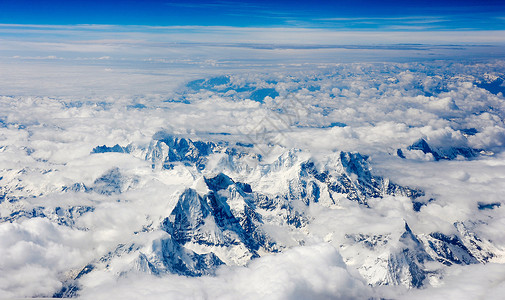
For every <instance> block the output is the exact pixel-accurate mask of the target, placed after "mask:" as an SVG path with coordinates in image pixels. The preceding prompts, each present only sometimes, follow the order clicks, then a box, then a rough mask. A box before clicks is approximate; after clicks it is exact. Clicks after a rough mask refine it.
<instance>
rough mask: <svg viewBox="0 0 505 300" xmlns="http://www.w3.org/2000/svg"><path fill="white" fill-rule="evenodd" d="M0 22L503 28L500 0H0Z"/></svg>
mask: <svg viewBox="0 0 505 300" xmlns="http://www.w3.org/2000/svg"><path fill="white" fill-rule="evenodd" d="M0 23H3V24H54V25H70V24H115V25H150V26H174V25H175V26H177V25H182V26H188V25H198V26H235V27H253V26H259V27H311V28H312V27H318V28H334V29H342V30H504V29H505V1H499V0H491V1H476V0H459V1H456V0H450V1H435V0H423V1H394V0H383V1H371V0H354V1H320V0H311V1H296V0H292V1H287V0H274V1H264V0H257V1H240V2H238V1H175V0H165V1H159V0H157V1H133V0H124V1H96V0H90V1H58V0H47V1H32V0H1V1H0Z"/></svg>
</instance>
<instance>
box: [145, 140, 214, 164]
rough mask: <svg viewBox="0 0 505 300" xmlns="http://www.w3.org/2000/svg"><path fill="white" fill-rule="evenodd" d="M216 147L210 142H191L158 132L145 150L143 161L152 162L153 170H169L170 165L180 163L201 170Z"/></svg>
mask: <svg viewBox="0 0 505 300" xmlns="http://www.w3.org/2000/svg"><path fill="white" fill-rule="evenodd" d="M216 147H217V145H216V144H214V143H211V142H201V141H192V140H190V139H185V138H177V137H174V136H171V135H168V134H166V133H165V132H158V133H156V134H155V135H154V137H153V142H152V143H151V145H149V148H148V149H147V154H146V156H145V159H146V160H147V161H151V162H152V166H153V168H154V167H155V166H161V167H162V168H164V169H171V168H172V167H173V164H172V163H174V162H182V163H187V164H193V165H195V166H196V167H197V168H198V169H199V170H202V169H204V168H205V163H206V161H207V159H206V156H208V155H209V154H211V153H212V152H213V150H214V149H215V148H216Z"/></svg>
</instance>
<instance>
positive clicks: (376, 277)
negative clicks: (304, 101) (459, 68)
mask: <svg viewBox="0 0 505 300" xmlns="http://www.w3.org/2000/svg"><path fill="white" fill-rule="evenodd" d="M238 146H240V145H238ZM240 147H241V146H240ZM242 148H244V147H242ZM245 148H247V147H245ZM238 149H239V148H233V147H228V145H227V144H226V143H222V144H219V143H213V142H204V141H193V140H191V139H188V138H179V137H174V136H171V135H169V134H167V133H165V132H158V133H157V134H155V136H154V137H153V141H152V142H151V144H150V145H149V147H147V148H146V149H143V150H142V149H140V150H139V149H138V148H135V147H134V146H131V145H129V146H127V147H122V146H119V145H115V146H113V147H107V146H99V147H96V148H95V149H93V153H96V154H98V153H106V152H117V153H126V154H130V155H137V157H139V156H141V157H142V158H144V159H145V160H147V161H149V162H151V163H152V166H153V168H155V169H158V170H160V169H161V170H163V169H170V168H173V167H174V166H175V165H176V164H179V166H180V165H183V166H187V167H189V168H190V169H191V170H192V172H195V174H207V173H205V172H201V170H202V169H205V168H206V164H207V161H208V159H209V156H210V155H213V154H216V153H219V155H222V156H223V157H224V158H223V161H225V162H226V163H229V164H230V165H231V166H232V167H230V170H245V169H240V168H242V167H240V168H237V169H234V168H235V166H233V164H235V162H237V161H238V160H240V159H241V158H242V157H243V156H244V155H245V154H244V152H241V150H238ZM451 149H452V150H451V151H452V152H451V151H449V152H447V151H446V150H443V151H442V150H440V149H434V148H433V147H431V146H430V145H429V144H428V143H427V142H426V141H425V140H423V139H421V140H419V141H417V142H416V143H414V144H413V145H411V146H410V147H409V148H407V149H406V150H405V151H412V150H420V151H422V152H423V153H431V154H432V155H433V156H434V158H435V159H437V160H439V159H453V158H455V157H456V156H458V155H464V156H465V155H466V156H465V157H471V155H474V154H475V153H474V152H472V151H473V150H472V149H470V150H468V149H467V150H468V151H470V152H465V151H466V150H464V149H463V150H461V149H460V150H458V149H456V150H454V149H455V148H451ZM444 151H445V152H444ZM133 153H135V154H133ZM139 153H140V154H139ZM296 153H297V152H296V151H289V152H287V153H285V155H284V154H283V156H281V157H282V159H281V157H280V158H279V161H277V162H275V163H272V164H271V165H268V166H265V170H267V171H265V172H269V171H272V170H273V171H272V172H276V171H280V172H283V168H292V169H290V170H293V172H292V173H290V174H294V175H290V176H292V178H291V177H290V178H289V181H288V188H287V191H284V190H283V191H282V192H279V193H277V194H275V193H274V194H263V193H261V192H259V191H256V190H255V189H253V187H252V186H251V185H250V184H248V183H245V182H240V181H238V180H234V179H233V178H231V177H230V176H229V175H227V174H225V173H223V172H224V171H220V173H217V174H216V173H213V174H215V175H206V176H204V177H203V182H204V183H205V185H206V187H207V188H206V189H205V191H204V192H198V191H197V190H195V189H193V188H186V189H184V190H183V191H182V192H181V194H180V195H179V196H178V198H177V201H176V203H174V206H173V209H172V210H171V211H170V212H169V214H168V216H162V218H161V219H160V221H156V222H158V223H156V222H154V223H153V224H151V225H149V226H151V228H154V230H158V232H160V233H162V234H163V237H161V238H160V237H157V238H156V239H155V240H153V242H152V247H147V248H146V247H144V246H143V245H137V244H135V243H131V244H119V245H118V246H117V247H116V249H114V250H111V251H110V252H109V253H108V254H106V255H104V256H103V257H101V258H100V259H98V260H96V261H93V262H90V264H88V265H86V266H85V267H83V269H82V270H81V271H80V272H78V275H76V276H75V277H74V278H71V279H69V280H68V281H66V282H65V283H64V287H63V288H62V289H61V290H60V291H59V292H58V293H55V294H54V297H74V296H76V295H77V294H78V291H79V284H78V282H79V278H80V277H82V276H85V275H86V274H88V273H89V272H92V271H93V270H95V269H104V268H105V269H107V268H110V266H111V264H112V262H113V261H114V260H115V259H118V258H121V257H123V256H126V255H127V256H128V257H132V256H133V257H134V261H133V263H132V266H131V270H133V271H136V272H147V273H150V274H154V275H162V274H165V273H174V274H180V275H185V276H202V275H207V274H213V273H214V271H215V270H216V268H217V267H219V266H220V265H223V264H228V263H229V262H230V261H233V259H236V258H237V257H240V259H241V263H243V264H245V263H247V262H248V261H249V260H251V259H254V258H256V257H259V256H260V254H261V253H268V252H278V251H280V250H282V249H283V245H281V244H280V242H279V243H278V241H276V240H274V239H273V238H272V237H271V236H269V235H268V234H267V233H266V232H265V230H264V228H265V225H266V224H272V223H269V222H273V223H275V224H281V225H282V226H288V227H289V228H290V229H296V228H302V227H304V226H306V225H307V224H309V223H310V221H311V219H310V215H307V211H308V210H307V207H309V206H310V205H314V203H319V204H322V205H328V206H329V207H331V205H334V204H336V203H337V202H336V201H335V199H333V197H334V196H336V197H339V198H338V199H339V200H338V201H342V200H341V199H345V198H347V199H348V200H350V201H356V202H357V203H359V204H360V205H361V207H363V209H369V208H370V207H369V205H368V203H369V200H370V199H372V198H383V197H385V196H388V195H393V196H404V197H408V198H410V199H411V200H412V207H413V210H414V211H416V212H418V211H420V209H421V207H423V206H424V205H427V204H429V203H430V202H431V201H435V200H434V199H433V198H429V200H428V197H425V196H426V195H425V194H424V192H423V191H422V190H419V189H415V188H409V187H404V186H400V185H397V184H395V183H392V182H390V181H389V180H388V179H387V178H384V177H381V176H377V175H375V174H374V172H373V170H372V168H371V165H370V163H369V158H368V157H367V156H365V155H361V154H359V153H350V152H338V153H334V156H332V157H331V159H332V160H331V165H325V166H322V167H321V166H319V165H318V164H317V162H316V161H314V160H312V159H308V160H304V161H299V160H298V159H299V158H298V156H297V154H296ZM400 154H401V155H400ZM398 156H400V157H402V156H403V157H405V155H404V153H403V151H402V150H400V149H399V150H398ZM230 172H232V171H230ZM262 172H263V170H262ZM290 172H291V171H290ZM239 174H240V173H239ZM137 184H138V179H137V178H135V177H134V176H133V177H132V176H127V175H126V174H124V172H122V171H121V170H120V169H119V168H112V169H110V170H108V171H107V172H105V173H104V174H102V175H101V176H99V177H98V178H97V179H96V180H95V181H94V182H93V183H92V184H90V185H89V186H86V185H85V184H83V183H75V184H73V185H70V186H66V187H63V188H62V192H64V193H90V195H92V194H93V193H97V194H100V195H103V196H111V197H118V195H121V194H122V193H124V192H126V191H128V190H129V189H131V188H135V186H136V185H137ZM323 201H324V202H323ZM499 205H500V204H499V203H498V204H496V203H490V204H480V203H479V209H481V210H491V209H494V208H495V207H499ZM93 210H94V208H93V207H84V206H83V207H78V206H76V207H71V208H68V209H67V208H62V207H57V208H55V209H54V210H51V211H49V210H48V209H45V208H43V207H40V208H34V209H33V210H26V211H22V210H20V211H18V212H15V213H13V214H12V215H10V216H9V217H7V219H6V218H5V217H4V218H3V221H12V220H15V219H17V218H21V217H27V218H30V217H48V218H52V219H54V220H55V221H56V222H58V223H59V224H64V225H68V226H73V225H74V223H72V222H73V220H75V219H76V218H78V217H79V216H80V215H82V214H85V213H86V212H89V211H93ZM454 226H455V228H456V232H457V233H456V234H453V235H446V234H443V233H440V232H432V233H430V234H416V233H414V232H413V231H412V230H411V228H410V227H409V226H408V225H407V224H406V223H405V228H404V230H403V229H402V230H401V231H399V232H396V233H395V234H393V233H391V234H379V235H373V234H363V233H359V232H358V233H352V234H350V233H349V234H346V235H345V240H346V243H347V245H351V246H352V247H354V246H355V247H358V248H356V249H358V250H359V251H368V252H367V253H371V255H373V257H376V260H375V261H374V262H363V264H362V265H361V266H359V265H358V266H357V269H358V270H359V272H360V273H361V274H362V275H363V277H364V278H365V279H366V280H367V281H368V282H369V284H372V285H391V284H394V285H404V286H407V287H410V288H419V287H422V286H423V284H424V282H425V281H426V280H427V278H428V276H430V274H431V273H430V272H432V271H430V270H427V268H426V267H425V264H426V263H427V262H433V261H436V262H440V263H441V264H444V265H452V264H475V263H485V262H487V261H489V260H490V259H492V258H493V257H494V255H495V254H494V250H495V249H494V248H493V247H492V245H491V244H490V243H489V242H488V241H486V240H482V239H480V238H479V237H478V236H477V235H476V234H475V233H473V232H472V231H471V230H470V229H469V228H468V227H467V226H466V225H465V224H463V223H456V224H454ZM393 237H394V238H393ZM353 245H354V246H353ZM194 249H199V250H198V251H197V250H194ZM202 249H204V250H202ZM197 252H198V253H197ZM123 272H129V271H128V270H126V271H123ZM121 274H122V273H121ZM121 274H120V275H121Z"/></svg>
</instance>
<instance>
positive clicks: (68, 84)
mask: <svg viewBox="0 0 505 300" xmlns="http://www.w3.org/2000/svg"><path fill="white" fill-rule="evenodd" d="M120 29H121V28H120ZM12 30H17V29H16V28H15V27H13V26H11V27H9V26H6V25H2V32H3V34H6V33H7V32H10V31H12ZM32 30H35V31H36V32H40V30H47V31H48V32H45V34H49V37H48V39H50V40H51V39H52V40H51V42H40V41H37V40H34V39H33V38H32V37H29V36H23V35H20V36H19V37H18V38H12V37H9V38H6V37H5V36H4V39H5V40H6V43H2V46H0V51H1V52H0V53H1V54H2V55H1V57H0V66H1V68H2V72H0V79H1V81H0V161H1V163H0V166H1V167H0V221H1V223H0V240H1V241H2V242H1V243H0V257H1V259H0V270H1V272H0V277H1V280H0V295H1V297H3V298H16V297H73V296H77V295H79V296H81V297H84V298H93V299H105V298H111V297H112V298H117V297H121V298H131V299H135V298H140V297H141V298H166V297H169V298H174V299H187V298H195V299H206V298H211V299H213V298H224V299H236V298H238V297H241V298H246V299H256V298H259V297H263V298H267V299H306V298H313V299H363V298H365V299H366V298H372V299H373V298H381V297H382V298H395V299H396V298H402V299H424V298H427V297H430V298H468V299H470V298H478V297H484V298H490V299H492V298H498V297H499V295H500V294H501V292H502V291H503V288H504V283H503V271H502V269H503V268H502V263H503V260H504V247H505V234H504V233H503V230H501V228H503V226H504V225H505V224H504V222H505V214H504V212H503V209H504V208H503V205H504V204H503V195H504V193H505V186H504V185H503V180H504V177H505V157H504V154H503V149H504V148H503V147H504V144H505V124H504V121H503V120H504V119H505V99H504V96H503V94H504V92H505V86H504V80H505V75H504V73H503V70H504V69H505V62H504V61H503V60H500V59H499V58H500V55H502V54H500V51H501V50H500V49H501V48H500V47H498V46H497V45H498V43H499V42H502V41H495V40H493V39H489V38H484V36H486V37H489V36H487V35H485V34H484V33H482V34H481V35H476V36H475V37H473V38H472V37H471V36H470V37H467V38H468V39H472V40H471V42H472V43H459V44H456V43H455V41H451V43H450V44H449V41H448V43H447V44H444V43H442V41H443V40H444V34H439V35H438V36H437V35H436V34H434V36H432V37H429V38H427V37H425V40H426V41H427V42H426V43H423V44H416V45H414V44H408V45H407V44H405V43H401V44H399V43H397V42H396V40H395V42H394V43H387V42H384V44H380V45H376V44H374V45H371V44H373V43H372V42H373V39H372V40H369V41H368V42H367V43H365V45H363V43H356V42H353V41H352V40H350V41H349V42H345V41H344V42H339V43H336V42H335V43H331V42H324V43H323V42H322V41H323V40H324V39H326V38H335V37H336V35H335V34H333V33H326V32H325V33H324V34H323V33H322V32H321V31H317V30H316V31H317V32H318V33H319V35H316V34H314V32H312V33H310V36H314V39H316V38H317V40H315V41H313V42H311V43H294V40H293V39H291V40H289V41H279V42H277V43H275V38H271V37H269V36H266V37H264V38H263V39H264V40H262V39H260V38H254V39H253V38H251V39H250V40H254V41H258V40H259V41H261V43H258V42H257V43H254V44H252V43H249V44H248V43H247V41H246V40H237V38H236V36H235V35H236V34H237V33H236V32H237V31H238V29H230V28H228V29H227V28H224V29H223V28H214V29H213V30H214V31H216V33H214V34H218V35H222V34H223V32H224V31H226V32H227V34H228V35H225V36H231V37H229V41H228V40H226V38H225V39H224V40H223V39H221V40H220V43H213V41H209V40H207V39H210V37H212V35H211V34H209V32H204V33H199V32H198V31H201V30H202V29H201V28H193V29H190V28H186V29H184V30H192V31H194V35H191V34H188V35H186V37H187V38H186V39H189V40H187V41H185V43H183V44H181V41H180V39H176V38H174V37H173V36H171V35H170V34H175V33H167V32H163V34H164V35H162V34H159V33H157V32H156V31H155V29H152V28H151V29H149V30H150V31H152V32H147V33H144V32H137V33H135V32H133V33H129V32H124V33H123V34H124V35H125V36H128V37H130V40H128V41H126V40H121V41H120V40H118V39H117V38H116V39H115V40H114V39H112V37H114V36H115V34H116V33H117V32H119V31H121V30H119V29H118V28H113V29H110V28H105V29H104V28H101V30H102V31H98V32H97V31H93V30H91V29H90V28H87V27H86V28H84V29H82V28H81V29H79V28H78V27H77V28H76V27H73V28H70V29H65V28H36V29H32ZM67 30H70V32H71V33H75V32H80V34H81V35H79V36H78V37H79V39H82V40H83V41H81V42H79V41H78V39H74V40H72V41H69V38H68V36H69V35H70V34H69V32H68V31H67ZM108 30H109V31H108ZM149 30H147V31H149ZM207 30H209V29H207ZM144 31H146V30H145V29H144ZM251 31H252V32H251ZM232 33H233V34H235V35H233V34H232ZM274 33H275V31H274ZM298 33H299V32H297V33H296V34H298ZM118 34H121V33H120V32H119V33H118ZM258 34H259V33H257V32H255V31H254V30H249V31H247V30H246V35H245V37H248V36H249V37H255V36H256V35H258ZM307 34H308V33H307ZM419 34H420V33H419ZM200 35H201V36H200ZM357 35H358V36H359V35H363V33H357ZM456 35H458V34H456ZM86 36H88V38H93V40H92V41H90V40H89V39H88V40H87V39H86ZM160 36H162V37H165V39H166V40H163V39H161V42H160V44H156V43H155V41H156V39H160ZM202 36H203V37H205V39H202ZM273 36H274V37H275V34H274V35H273ZM288 36H289V35H288ZM341 36H342V35H341ZM392 36H396V38H397V39H400V38H398V36H401V34H399V33H395V34H393V35H392ZM245 37H244V39H245ZM374 38H376V37H374ZM496 38H497V39H498V37H496ZM402 39H403V40H402ZM455 39H456V38H455ZM480 39H483V40H482V42H481V41H480ZM140 40H143V43H140V42H139V41H140ZM174 40H175V41H176V42H177V43H176V42H173V41H174ZM235 41H236V42H235ZM401 41H403V42H407V41H406V40H405V37H403V38H401V39H400V42H401ZM484 41H489V42H487V43H485V42H484ZM281 42H282V43H281ZM27 43H29V44H30V45H32V46H34V47H35V48H26V47H25V46H26V45H27ZM192 43H193V44H192ZM81 44H82V47H81V46H79V45H81ZM328 45H333V46H328ZM486 53H489V55H485V54H486Z"/></svg>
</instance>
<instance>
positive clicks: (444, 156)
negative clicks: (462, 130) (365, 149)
mask: <svg viewBox="0 0 505 300" xmlns="http://www.w3.org/2000/svg"><path fill="white" fill-rule="evenodd" d="M468 132H470V134H471V133H472V132H473V131H471V130H469V131H468ZM405 150H406V151H411V150H420V151H422V152H423V153H424V154H431V155H433V158H434V159H435V160H436V161H439V160H453V159H456V158H457V157H458V156H459V157H464V158H467V159H471V158H474V157H476V156H478V155H479V152H480V151H481V150H479V149H472V148H469V147H445V148H442V147H440V148H435V147H432V146H430V145H429V144H428V142H426V140H424V139H419V140H417V141H416V142H414V143H413V144H412V145H410V146H408V147H407V149H405ZM396 154H397V156H398V157H400V158H406V157H405V152H404V151H403V150H402V149H397V151H396Z"/></svg>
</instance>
